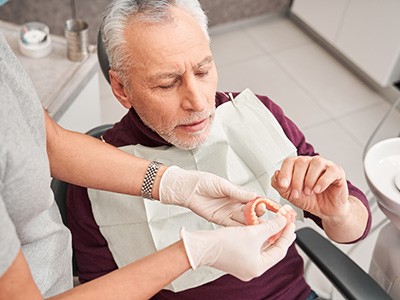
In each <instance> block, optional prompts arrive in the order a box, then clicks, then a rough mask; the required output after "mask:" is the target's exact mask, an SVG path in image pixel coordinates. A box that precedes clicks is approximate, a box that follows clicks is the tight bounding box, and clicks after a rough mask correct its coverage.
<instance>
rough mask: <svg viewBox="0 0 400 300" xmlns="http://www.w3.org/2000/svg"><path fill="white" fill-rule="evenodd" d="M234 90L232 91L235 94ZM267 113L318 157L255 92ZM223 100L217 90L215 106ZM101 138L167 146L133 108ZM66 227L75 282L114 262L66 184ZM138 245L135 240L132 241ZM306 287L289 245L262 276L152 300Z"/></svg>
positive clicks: (78, 194) (278, 294)
mask: <svg viewBox="0 0 400 300" xmlns="http://www.w3.org/2000/svg"><path fill="white" fill-rule="evenodd" d="M236 95H237V93H233V96H234V97H235V96H236ZM257 97H258V98H259V99H260V100H261V101H262V103H263V104H264V105H265V106H266V107H267V108H268V109H269V110H270V111H271V112H272V114H273V115H274V116H275V118H276V119H277V120H278V122H279V124H280V125H281V126H282V128H283V130H284V132H285V134H286V136H287V137H288V138H289V140H290V141H291V142H292V143H293V145H294V146H295V147H296V148H297V154H298V155H310V156H313V155H318V154H317V153H316V152H314V149H313V147H312V146H311V145H310V144H308V143H307V142H306V140H305V138H304V135H303V134H302V132H301V131H300V130H299V129H298V128H297V126H296V125H295V124H294V123H293V122H292V121H291V120H290V119H289V118H287V117H286V116H285V115H284V114H283V111H282V109H281V108H280V107H279V106H278V105H276V104H275V103H274V102H272V101H271V100H270V99H269V98H267V97H265V96H257ZM227 101H229V99H228V98H227V97H226V96H225V95H224V94H223V93H219V92H217V94H216V97H215V103H216V106H219V105H221V104H222V103H225V102H227ZM104 139H105V141H106V142H108V143H109V144H111V145H114V146H116V147H121V146H126V145H135V144H141V145H144V146H148V147H157V146H161V145H168V143H167V142H166V141H164V140H163V139H162V138H161V137H160V136H158V135H157V134H156V133H155V132H153V131H152V130H151V129H150V128H148V127H147V126H146V125H144V124H143V123H142V121H141V120H140V118H139V117H138V115H137V114H136V112H135V111H134V110H133V109H131V110H130V111H129V112H128V113H127V114H126V115H125V116H124V117H123V118H122V119H121V121H120V122H118V123H116V124H115V125H114V127H113V128H112V129H110V130H108V131H107V132H106V133H105V134H104ZM348 187H349V193H350V195H352V196H355V197H356V198H358V199H360V201H362V202H363V204H364V205H365V206H366V207H367V208H368V211H369V220H368V225H367V228H366V230H365V232H364V235H363V236H362V237H361V238H360V239H363V238H364V237H365V236H366V235H367V234H368V232H369V230H370V227H371V213H370V210H369V206H368V201H367V199H366V198H365V196H364V194H363V193H362V192H361V191H360V190H359V189H357V188H356V187H354V186H353V185H352V184H351V183H350V182H348ZM67 198H68V199H67V206H68V227H69V228H70V229H71V232H72V242H73V247H74V252H75V255H76V261H77V265H78V268H79V277H80V280H81V282H86V281H89V280H92V279H94V278H97V277H99V276H102V275H104V274H107V273H109V272H111V271H113V270H115V269H117V265H116V264H115V261H114V259H113V257H112V254H111V252H110V250H109V249H108V246H107V242H106V240H105V239H104V237H103V236H102V235H101V233H100V230H99V227H98V226H97V224H96V222H95V221H94V217H93V213H92V209H91V204H90V200H89V198H88V194H87V189H86V188H83V187H79V186H73V185H71V186H70V188H69V191H68V195H67ZM304 216H305V217H308V218H311V219H313V220H314V221H315V222H316V223H317V224H318V225H319V226H321V220H320V219H319V218H317V217H316V216H314V215H312V214H310V213H308V212H307V211H305V212H304ZM138 243H140V241H138ZM309 294H310V287H309V286H308V285H307V283H306V282H305V280H304V278H303V260H302V258H301V257H300V255H299V254H298V253H297V250H296V248H295V246H294V244H293V245H292V246H291V247H290V248H289V250H288V253H287V255H286V257H285V258H284V259H283V260H282V261H280V262H279V263H278V264H276V265H275V266H274V267H272V268H271V269H269V270H268V271H267V272H265V273H264V274H263V275H261V276H260V277H258V278H255V279H253V280H251V281H249V282H243V281H240V280H239V279H237V278H235V277H233V276H231V275H224V276H222V277H220V278H218V279H217V280H214V281H212V282H209V283H207V284H204V285H202V286H199V287H196V288H192V289H189V290H186V291H182V292H179V293H174V292H171V291H168V290H162V291H160V292H159V293H157V294H156V295H155V296H154V297H153V298H152V299H175V300H176V299H190V300H196V299H199V300H203V299H231V300H233V299H253V300H256V299H284V300H288V299H306V298H307V296H308V295H309Z"/></svg>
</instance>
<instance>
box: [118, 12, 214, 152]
mask: <svg viewBox="0 0 400 300" xmlns="http://www.w3.org/2000/svg"><path fill="white" fill-rule="evenodd" d="M173 14H174V20H173V22H168V23H162V24H147V23H139V24H135V25H134V28H135V30H129V29H130V25H127V30H126V38H127V42H128V45H130V46H129V47H130V49H131V51H132V52H131V54H132V57H133V61H134V63H133V66H132V68H131V69H130V74H129V75H128V76H129V84H130V86H129V87H128V88H127V89H125V92H126V94H127V97H128V100H129V102H130V104H131V105H132V107H133V108H134V109H135V111H136V112H137V114H138V115H139V117H140V118H141V119H142V121H143V122H144V123H145V124H146V125H147V126H149V127H150V128H151V129H153V130H154V131H156V132H157V133H158V134H159V135H160V136H161V137H163V138H164V139H165V140H166V141H168V142H170V143H171V144H173V145H175V146H177V147H179V148H183V149H193V148H195V147H197V146H198V145H200V144H201V143H202V142H204V141H205V140H206V138H207V136H208V134H209V132H210V128H211V123H212V119H213V117H214V111H215V92H216V88H217V81H218V78H217V71H216V68H215V64H214V61H213V58H212V55H211V50H210V47H209V43H208V40H207V39H206V37H205V34H204V33H203V31H202V30H201V28H200V27H199V25H198V24H197V23H196V21H195V20H194V19H193V18H192V17H191V16H190V15H189V14H187V13H186V12H184V11H183V10H180V9H173Z"/></svg>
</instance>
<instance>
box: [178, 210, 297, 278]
mask: <svg viewBox="0 0 400 300" xmlns="http://www.w3.org/2000/svg"><path fill="white" fill-rule="evenodd" d="M285 225H286V219H285V218H284V217H282V216H279V215H278V216H276V217H275V218H274V219H272V220H268V221H265V222H263V223H261V224H259V225H251V226H238V227H225V228H219V229H218V230H215V231H195V232H186V231H185V230H181V237H182V239H183V242H184V245H185V249H186V253H187V256H188V259H189V262H190V265H191V267H192V268H193V269H194V270H195V269H196V268H197V267H199V266H212V267H215V268H217V269H219V270H221V271H225V272H227V273H229V274H231V275H233V276H235V277H237V278H239V279H240V280H242V281H249V280H251V279H253V278H254V277H258V276H260V275H262V274H263V273H264V272H265V271H267V270H268V269H269V268H271V267H273V266H274V265H275V264H276V263H278V262H279V261H280V260H282V259H283V258H284V257H285V255H286V253H287V250H288V248H289V246H290V245H291V244H292V243H293V241H294V239H295V237H296V235H295V233H294V229H295V225H294V224H293V223H292V224H289V225H288V226H287V227H286V228H285V229H284V230H283V231H282V235H281V236H280V237H279V239H277V240H276V241H275V242H274V243H273V244H269V242H268V239H269V238H270V237H272V236H274V235H275V234H277V233H278V232H279V231H281V230H282V229H283V228H284V227H285Z"/></svg>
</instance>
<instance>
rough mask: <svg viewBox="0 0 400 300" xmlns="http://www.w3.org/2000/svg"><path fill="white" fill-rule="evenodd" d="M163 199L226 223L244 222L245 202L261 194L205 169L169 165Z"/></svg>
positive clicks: (233, 224) (167, 202) (202, 215)
mask: <svg viewBox="0 0 400 300" xmlns="http://www.w3.org/2000/svg"><path fill="white" fill-rule="evenodd" d="M159 195H160V202H161V203H163V204H174V205H179V206H184V207H187V208H189V209H191V210H192V211H193V212H195V213H196V214H198V215H199V216H201V217H203V218H205V219H206V220H207V221H211V222H213V223H216V224H219V225H223V226H238V225H244V224H246V223H245V219H244V214H243V207H244V204H245V203H246V202H248V201H250V200H254V199H255V198H256V197H257V194H256V193H253V192H247V191H245V190H243V189H241V188H239V187H237V186H235V185H233V184H232V183H230V182H229V181H227V180H225V179H223V178H221V177H218V176H216V175H213V174H211V173H206V172H201V171H187V170H183V169H181V168H179V167H177V166H171V167H169V168H167V170H166V171H165V172H164V174H163V176H162V177H161V181H160V188H159Z"/></svg>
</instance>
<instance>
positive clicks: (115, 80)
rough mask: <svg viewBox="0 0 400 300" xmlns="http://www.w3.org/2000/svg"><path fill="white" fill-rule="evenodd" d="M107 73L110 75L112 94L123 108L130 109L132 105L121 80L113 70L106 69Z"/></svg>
mask: <svg viewBox="0 0 400 300" xmlns="http://www.w3.org/2000/svg"><path fill="white" fill-rule="evenodd" d="M108 75H109V76H110V84H111V90H112V92H113V94H114V96H115V97H116V98H117V99H118V101H119V102H120V103H121V104H122V105H123V106H124V107H125V108H127V109H130V108H131V107H132V104H131V103H130V102H129V97H128V95H127V94H126V89H125V86H124V84H123V83H122V80H121V79H120V78H119V77H118V74H117V73H116V72H115V71H113V70H110V71H108Z"/></svg>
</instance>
